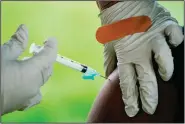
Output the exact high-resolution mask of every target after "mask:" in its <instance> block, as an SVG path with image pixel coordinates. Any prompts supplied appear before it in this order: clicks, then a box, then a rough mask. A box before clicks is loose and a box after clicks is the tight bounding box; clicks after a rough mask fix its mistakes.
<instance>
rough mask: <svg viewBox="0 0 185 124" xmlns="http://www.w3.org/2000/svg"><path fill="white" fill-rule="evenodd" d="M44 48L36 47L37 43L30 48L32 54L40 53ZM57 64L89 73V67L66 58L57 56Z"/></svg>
mask: <svg viewBox="0 0 185 124" xmlns="http://www.w3.org/2000/svg"><path fill="white" fill-rule="evenodd" d="M43 48H44V47H43V46H42V47H41V46H37V45H35V43H33V44H31V47H30V53H39V52H40V51H41V50H42V49H43ZM56 61H57V62H59V63H60V64H63V65H65V66H68V67H71V68H73V69H75V70H77V71H80V72H83V73H85V72H86V71H87V66H84V65H81V64H80V63H78V62H76V61H73V60H71V59H68V58H66V57H63V56H60V55H57V59H56Z"/></svg>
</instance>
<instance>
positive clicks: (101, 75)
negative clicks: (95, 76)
mask: <svg viewBox="0 0 185 124" xmlns="http://www.w3.org/2000/svg"><path fill="white" fill-rule="evenodd" d="M100 77H102V78H105V79H108V78H107V77H104V76H102V75H100ZM109 80H110V79H109Z"/></svg>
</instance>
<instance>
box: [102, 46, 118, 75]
mask: <svg viewBox="0 0 185 124" xmlns="http://www.w3.org/2000/svg"><path fill="white" fill-rule="evenodd" d="M116 63H117V59H116V53H115V52H114V49H113V47H112V45H111V44H110V43H107V44H105V47H104V69H105V75H106V77H108V76H109V75H110V74H111V73H112V72H113V71H114V70H115V69H116V66H117V65H116Z"/></svg>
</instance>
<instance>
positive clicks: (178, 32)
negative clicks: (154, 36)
mask: <svg viewBox="0 0 185 124" xmlns="http://www.w3.org/2000/svg"><path fill="white" fill-rule="evenodd" d="M164 33H165V35H166V36H167V37H168V38H169V43H170V44H171V45H173V46H175V47H177V46H178V45H179V44H181V43H182V41H183V38H184V37H183V33H182V29H181V28H180V26H178V25H176V24H171V25H169V26H167V27H166V28H165V30H164Z"/></svg>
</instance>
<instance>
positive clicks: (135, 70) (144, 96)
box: [100, 0, 183, 117]
mask: <svg viewBox="0 0 185 124" xmlns="http://www.w3.org/2000/svg"><path fill="white" fill-rule="evenodd" d="M143 15H145V16H148V17H150V18H151V20H152V27H151V28H150V29H149V30H148V31H147V32H145V33H137V34H134V35H129V36H126V37H124V38H122V39H119V40H115V41H112V42H109V43H106V44H105V48H104V58H105V60H104V67H105V71H106V76H108V75H109V74H110V73H111V72H113V70H114V69H115V67H116V63H117V66H118V70H119V77H120V88H121V91H122V99H123V101H124V103H125V111H126V113H127V115H128V116H129V117H133V116H135V115H136V114H137V113H138V111H139V108H138V88H137V86H136V81H137V80H139V84H140V87H139V92H140V97H141V101H142V108H143V110H144V111H145V112H146V113H148V114H153V113H154V112H155V110H156V107H157V104H158V87H157V81H156V77H155V73H154V70H153V65H152V58H151V53H152V52H154V54H155V61H156V62H157V63H158V66H159V69H158V71H159V74H160V75H161V77H162V79H163V80H165V81H168V80H169V79H170V78H171V76H172V74H173V70H174V65H173V57H172V54H171V50H170V48H169V46H168V45H167V42H166V40H165V36H168V37H169V43H170V44H172V45H173V46H178V45H179V44H180V43H181V42H182V41H183V34H182V31H181V29H180V27H179V26H178V24H177V21H176V20H175V19H174V18H172V17H171V15H170V13H169V12H168V11H167V10H165V8H164V7H162V6H160V5H159V4H158V3H157V2H154V1H153V0H144V1H124V2H119V3H117V4H115V5H113V6H111V7H110V8H108V9H106V10H104V11H102V12H101V14H100V18H101V21H102V24H103V25H105V24H110V23H112V22H115V21H118V20H121V19H126V18H129V17H133V16H143ZM120 28H121V27H120ZM123 28H124V27H123Z"/></svg>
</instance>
